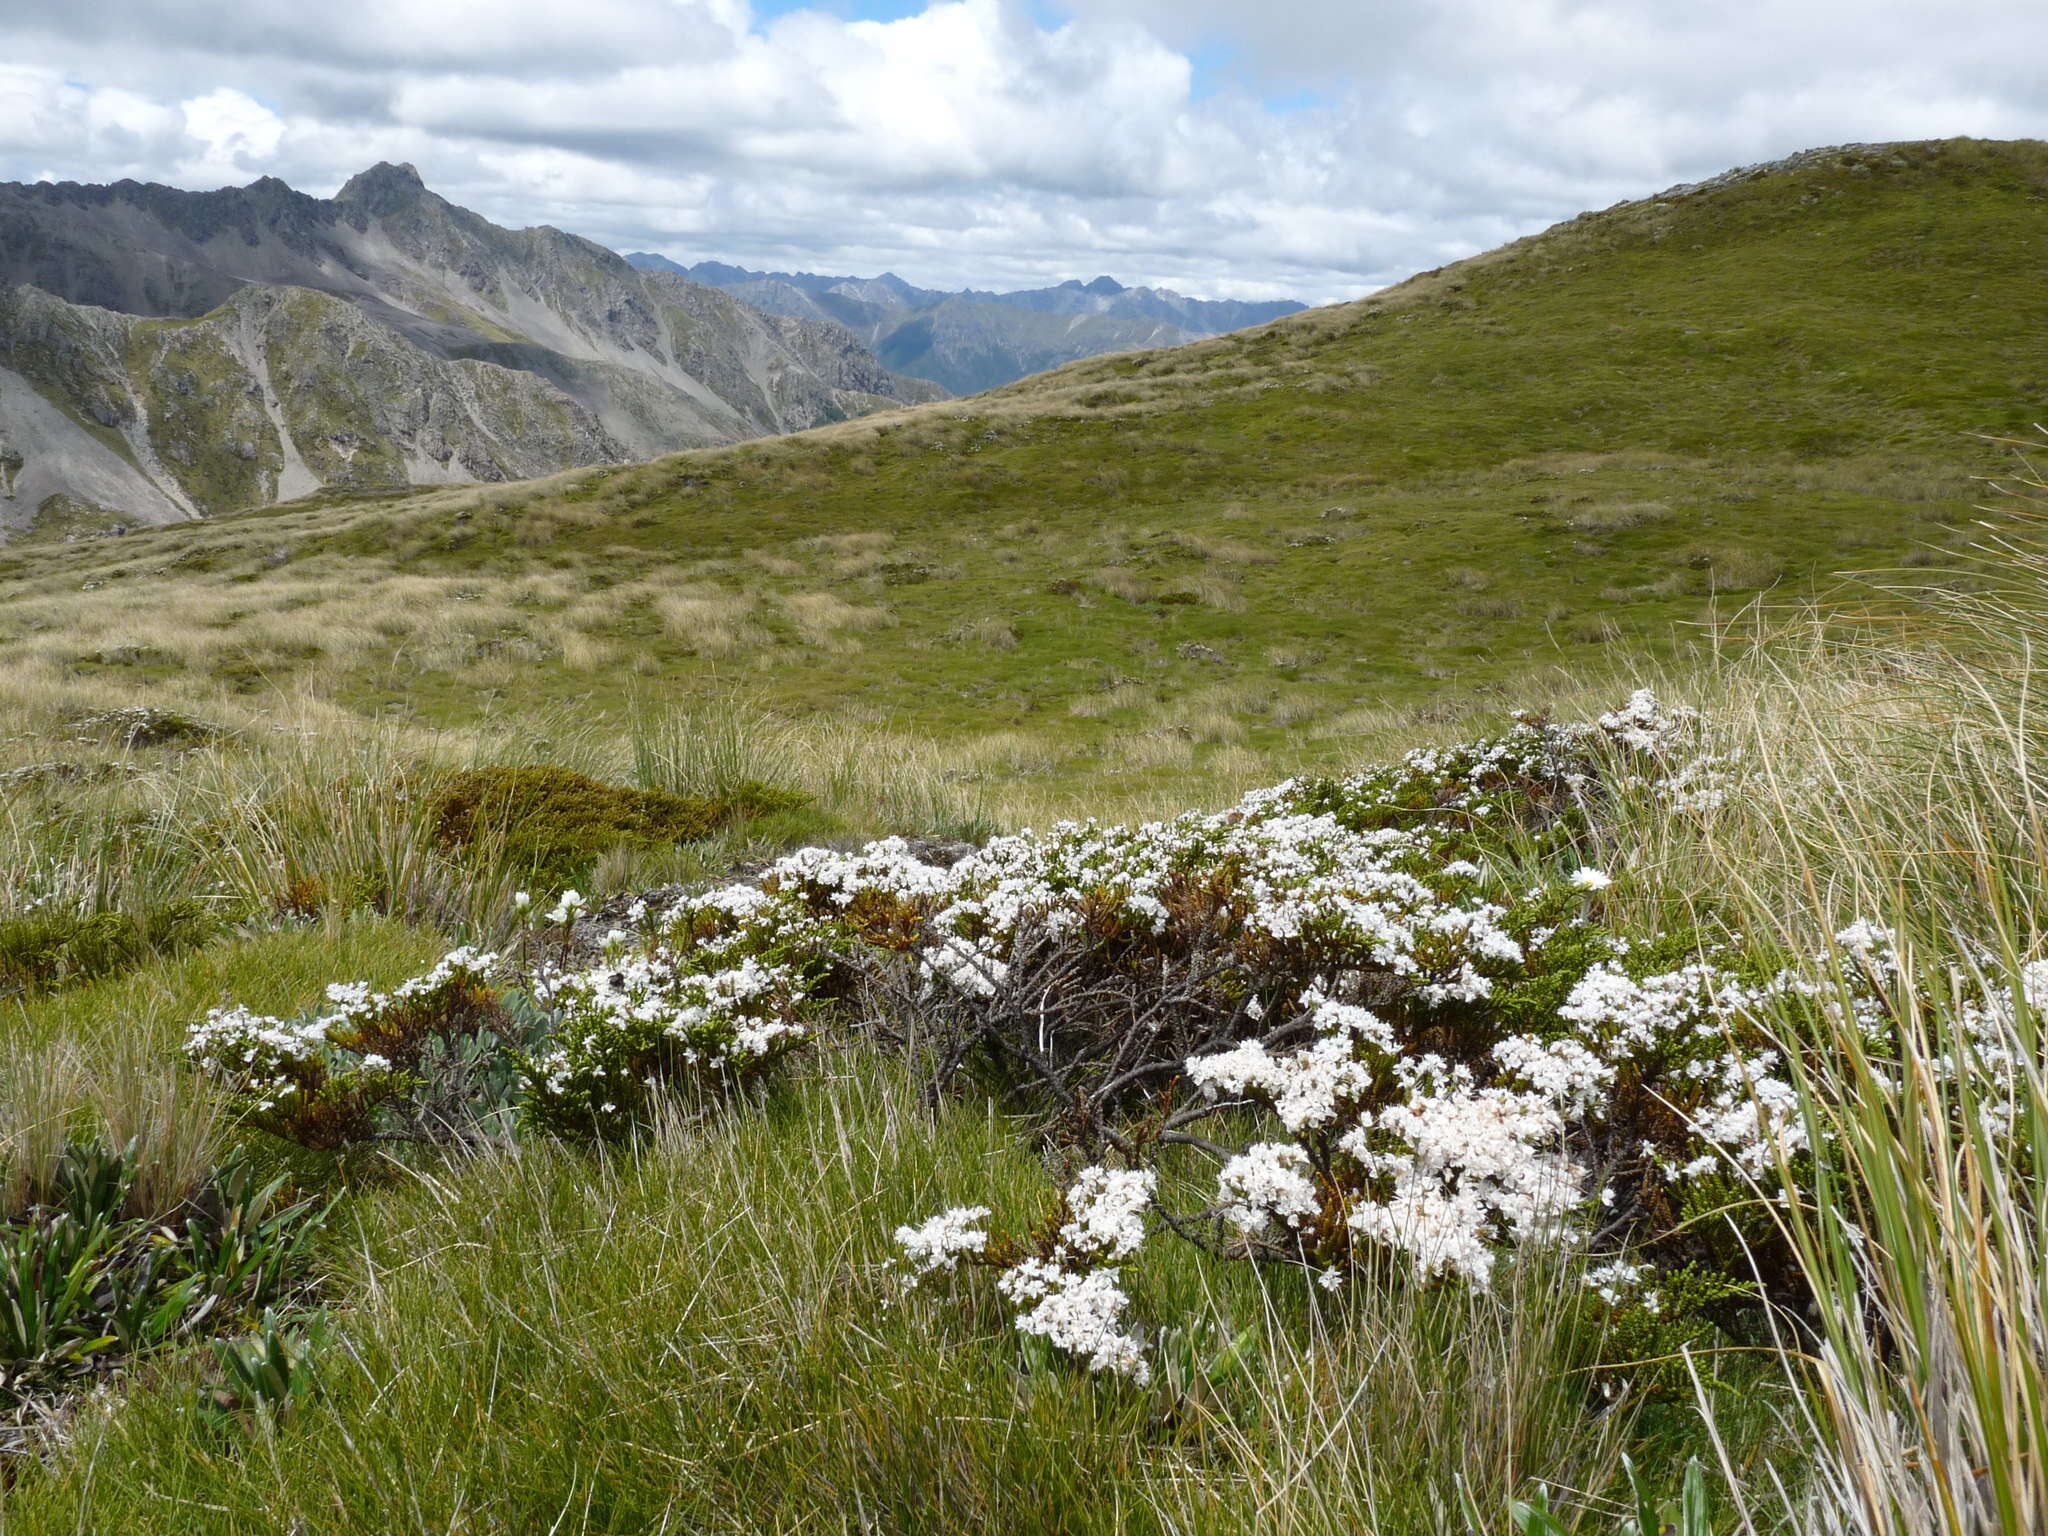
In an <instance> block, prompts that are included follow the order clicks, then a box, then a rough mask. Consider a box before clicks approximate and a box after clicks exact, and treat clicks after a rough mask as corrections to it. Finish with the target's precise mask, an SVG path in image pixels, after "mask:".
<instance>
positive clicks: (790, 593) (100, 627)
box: [0, 141, 2048, 789]
mask: <svg viewBox="0 0 2048 1536" xmlns="http://www.w3.org/2000/svg"><path fill="white" fill-rule="evenodd" d="M2044 188H2048V150H2044V149H2043V148H2042V146H2039V145H2036V144H2032V143H2016V144H1995V143H1980V142H1973V141H1949V142H1945V143H1941V144H1928V145H1907V146H1901V147H1900V148H1899V151H1898V153H1896V154H1892V153H1890V152H1885V153H1879V154H1876V155H1872V156H1860V157H1859V156H1850V157H1847V158H1844V159H1841V160H1838V161H1834V162H1823V163H1821V164H1818V165H1815V166H1811V167H1808V168H1805V169H1800V170H1796V171H1790V172H1785V173H1781V174H1777V175H1773V176H1769V177H1765V178H1762V179H1759V180H1755V181H1749V182H1742V183H1738V184H1735V185H1731V186H1728V187H1725V188H1721V189H1718V190H1714V191H1711V192H1707V193H1702V194H1699V195H1696V196H1693V197H1690V198H1686V199H1683V200H1680V201H1677V202H1674V203H1670V204H1662V203H1657V202H1643V203H1636V204H1629V205H1625V206H1623V207H1620V208H1617V209H1614V210H1610V211H1608V212H1606V213H1601V214H1592V215H1587V216H1584V217H1582V218H1580V219H1577V220H1574V221H1572V222H1570V223H1568V224H1565V225H1561V226H1559V227H1558V228H1556V229H1554V230H1551V231H1549V232H1547V233H1545V234H1543V235H1540V236H1536V237H1533V238H1531V239H1528V240H1524V241H1521V242H1518V243H1517V244H1515V245H1512V246H1509V247H1506V248H1504V249H1503V250H1501V251H1498V252H1494V253H1490V254H1489V255H1486V256H1482V257H1478V258H1475V259H1473V260H1472V261H1469V262H1465V263H1461V264H1459V265H1457V266H1454V267H1451V268H1446V269H1444V270H1443V271H1440V272H1436V273H1430V274H1425V275H1423V276H1421V277H1418V278H1416V279H1413V280H1412V281H1411V282H1409V283H1407V284H1403V285H1401V286H1400V287H1397V288H1395V289H1391V290H1388V291H1387V292H1386V293H1384V294H1381V295H1379V296H1377V297H1375V298H1372V299H1368V300H1364V301H1360V302H1358V303H1354V304H1348V305H1341V306H1336V307H1334V308H1331V309H1326V310H1316V311H1311V312H1308V313H1305V314H1302V315H1299V316H1294V317H1290V318H1288V319H1285V320H1282V321H1279V322H1276V323H1274V324H1272V325H1269V326H1266V327H1262V328H1259V329H1257V330H1254V331H1249V332H1244V333H1240V334H1237V335H1234V336H1228V337H1221V338H1216V339H1214V340H1210V341H1205V342H1201V343H1197V344H1194V345H1192V346H1189V347H1183V348H1178V349H1173V350H1169V351H1163V352H1154V353H1138V354H1126V355H1119V356H1115V357H1106V358H1098V359H1091V360H1088V361H1086V362H1082V363H1079V364H1074V365H1070V366H1069V367H1067V368H1064V369H1061V370H1058V371H1056V372H1054V373H1051V374H1048V375H1044V376H1042V377H1040V378H1037V379H1032V380H1026V381H1024V382H1022V383H1020V384H1017V385H1013V386H1011V387H1009V388H1007V389H1004V390H998V391H995V392H992V393H990V394H988V395H984V396H978V397H975V398H974V399H972V400H967V401H955V402H946V403H943V404H941V405H938V406H933V407H926V408H920V409H917V410H912V411H905V412H898V413H894V414H892V415H889V416H885V417H877V418H871V419H866V420H862V421H858V422H853V423H847V424H843V425H841V426H837V427H833V428H830V429H821V430H819V431H816V432H811V433H807V434H802V435H800V436H797V437H793V438H788V439H779V440H774V441H767V442H762V443H757V444H751V445H747V446H745V447H742V448H739V449H733V450H723V451H717V452H709V453H697V454H685V455H678V456H676V457H673V458H670V459H666V460H663V461H660V462H658V463H656V464H653V465H649V466H643V467H638V468H629V469H623V470H609V469H607V470H596V471H579V472H576V473H573V474H570V475H567V476H563V477H559V478H558V479H557V480H555V481H551V482H544V483H540V484H536V485H534V486H531V487H507V488H493V489H489V490H481V489H479V490H464V491H455V492H441V493H435V494H429V495H425V496H422V497H419V498H416V499H414V500H413V501H410V502H404V501H401V502H398V503H395V504H394V503H389V502H367V503H348V502H345V501H344V502H340V503H336V502H335V500H334V499H333V498H324V499H321V500H318V501H316V502H314V503H309V504H306V505H303V506H297V507H284V508H273V509H269V510H267V511H266V512H264V513H262V514H257V515H250V516H246V517H234V518H227V519H222V520H220V521H218V522H216V523H213V524H209V525H206V526H204V527H199V528H190V527H187V528H178V529H168V530H156V531H150V532H147V533H141V534H135V535H131V536H130V537H129V538H127V539H125V540H122V541H120V542H119V543H115V542H114V541H90V542H87V543H83V544H73V545H63V546H58V547H55V548H46V549H41V550H37V549H30V548H23V549H21V550H20V551H19V552H18V553H17V552H16V551H12V550H10V551H9V552H8V559H7V560H6V562H5V565H6V566H7V567H8V568H9V570H10V572H11V574H12V576H13V577H14V581H13V586H12V591H11V594H10V596H9V599H8V600H7V601H6V602H5V603H0V633H4V634H8V635H11V636H12V637H13V638H15V639H16V640H17V641H19V642H21V644H19V645H18V647H17V652H16V654H17V656H18V658H19V660H18V662H17V665H18V666H20V667H22V668H25V669H28V670H30V671H32V672H33V673H34V674H35V675H36V676H37V677H38V678H44V679H47V678H61V677H63V676H66V675H68V674H70V673H71V672H72V671H73V670H74V669H75V668H77V667H78V666H79V665H80V662H79V659H78V658H79V657H81V656H84V655H86V654H88V653H97V652H100V651H104V650H105V649H106V645H105V643H104V641H105V640H108V639H114V638H118V637H119V636H120V635H123V634H130V633H131V632H133V634H136V635H139V634H141V633H142V632H143V631H145V630H156V631H160V632H159V633H157V634H155V637H154V638H153V639H151V640H150V642H149V643H150V644H151V645H153V646H154V649H155V653H156V654H157V655H159V656H161V657H163V658H166V660H167V662H168V665H167V666H165V667H162V668H160V669H159V670H158V671H157V672H156V673H155V674H154V675H153V676H152V678H151V679H150V681H151V682H152V683H153V685H155V686H158V687H169V688H171V689H173V690H175V691H178V692H181V693H188V692H189V693H191V694H193V695H195V696H198V697H205V696H207V695H208V694H210V693H212V694H217V693H219V692H220V691H222V690H224V689H225V690H229V691H232V690H233V689H234V688H237V687H239V688H242V689H244V690H249V691H253V692H255V693H257V694H262V693H265V692H267V691H269V690H273V689H282V690H285V691H293V692H305V691H310V692H314V693H317V694H318V695H320V696H322V697H324V698H327V699H330V700H332V701H333V702H334V703H336V704H337V705H339V706H340V707H342V708H344V709H346V710H349V711H351V712H354V713H359V714H364V715H380V716H381V715H400V716H403V717H405V718H408V719H412V720H417V721H421V722H426V723H431V724H434V725H438V726H468V725H471V724H474V723H475V722H476V721H478V720H479V719H484V718H488V717H489V716H491V715H492V714H494V713H497V712H501V711H504V710H506V709H518V710H521V711H530V710H531V709H532V708H534V707H535V706H536V705H537V704H539V703H542V702H565V703H566V702H573V703H574V705H575V707H576V708H578V709H579V710H583V711H586V712H602V713H610V714H613V715H617V714H618V713H619V712H621V711H622V710H623V709H625V707H626V706H627V704H628V702H629V701H636V700H637V701H639V702H641V703H646V702H657V703H659V702H671V701H677V700H702V699H703V698H705V697H707V696H710V695H716V694H720V693H725V692H730V691H734V690H738V691H742V692H744V693H746V694H747V695H749V696H750V697H755V698H758V699H759V700H761V701H762V702H763V703H765V704H766V705H767V706H769V707H771V708H773V709H775V710H777V711H780V712H783V713H786V714H790V715H793V716H797V717H804V716H809V715H812V714H818V713H826V714H831V715H835V716H841V717H852V718H854V719H857V720H858V719H864V720H868V721H884V720H886V721H887V722H889V723H890V724H891V725H892V726H894V727H896V728H899V729H903V730H906V731H910V732H913V733H916V734H918V735H921V736H930V737H933V738H937V739H946V740H959V739H962V738H966V737H971V736H976V735H985V734H988V733H991V732H998V733H999V732H1005V731H1014V732H1023V733H1028V735H1029V737H1030V739H1031V742H1032V749H1033V751H1034V753H1036V754H1037V756H1038V758H1039V759H1040V760H1039V761H1038V762H1037V763H1036V764H1034V765H1032V766H1030V767H1028V768H1023V769H1019V770H1018V771H1017V772H1018V774H1019V775H1021V776H1025V777H1036V778H1040V779H1043V780H1045V781H1047V782H1048V783H1052V784H1064V785H1069V786H1072V787H1074V788H1076V789H1080V788H1082V787H1091V788H1099V787H1103V786H1105V785H1108V784H1110V783H1111V781H1113V780H1115V779H1118V778H1128V777H1137V778H1144V777H1146V776H1147V775H1152V774H1154V773H1155V772H1156V770H1158V769H1160V768H1161V767H1165V768H1168V769H1177V768H1179V767H1181V766H1184V763H1183V761H1182V759H1185V758H1188V757H1192V758H1193V759H1194V760H1196V761H1198V762H1206V761H1208V760H1209V759H1210V758H1213V757H1217V756H1219V755H1227V754H1228V753H1229V752H1230V751H1231V750H1233V749H1246V750H1250V751H1253V752H1257V753H1261V754H1270V753H1272V752H1275V751H1279V750H1283V749H1284V750H1287V751H1294V752H1300V751H1303V750H1309V751H1313V750H1314V748H1313V743H1314V742H1315V741H1316V740H1317V739H1319V733H1331V732H1334V733H1337V734H1342V733H1343V723H1344V720H1345V717H1346V715H1347V714H1348V713H1349V712H1352V711H1355V710H1358V709H1362V708H1363V709H1374V708H1380V707H1384V706H1393V707H1399V708H1408V709H1419V710H1424V711H1431V712H1441V711H1443V710H1445V709H1455V708H1461V707H1469V705H1470V704H1471V703H1472V701H1473V700H1475V699H1485V698H1487V697H1488V696H1490V694H1491V693H1492V691H1493V690H1496V689H1499V688H1502V687H1507V686H1514V687H1520V688H1530V687H1532V685H1533V686H1534V687H1536V688H1538V689H1540V687H1541V681H1540V680H1541V679H1542V678H1543V677H1545V676H1546V675H1548V674H1552V673H1555V672H1557V671H1560V670H1562V671H1566V672H1571V673H1574V674H1578V675H1584V674H1587V673H1589V672H1597V671H1600V670H1602V669H1603V668H1606V667H1607V666H1608V665H1609V663H1608V662H1607V656H1608V653H1609V652H1610V651H1614V650H1616V648H1617V647H1619V648H1620V649H1623V650H1626V651H1627V652H1629V653H1630V654H1638V653H1640V652H1642V651H1643V650H1645V649H1648V650H1650V651H1653V652H1655V653H1658V654H1662V655H1666V656H1673V657H1678V656H1682V655H1684V654H1687V653H1689V652H1691V651H1692V650H1694V649H1696V648H1697V647H1698V646H1700V645H1701V644H1704V643H1706V642H1707V641H1708V640H1710V639H1711V637H1712V635H1713V634H1714V633H1715V628H1716V626H1717V624H1719V623H1722V622H1725V621H1726V620H1727V618H1728V617H1729V616H1730V615H1731V614H1732V613H1734V612H1736V611H1738V610H1740V609H1741V608H1742V607H1743V605H1745V604H1747V603H1748V602H1750V601H1751V600H1753V599H1754V598H1755V597H1756V596H1757V595H1758V594H1759V592H1762V591H1766V590H1768V592H1769V594H1770V596H1771V598H1772V599H1773V600H1785V599H1793V598H1805V597H1808V596H1819V597H1823V598H1839V597H1840V596H1842V595H1843V593H1844V591H1845V590H1846V589H1845V585H1844V583H1843V582H1842V580H1841V577H1840V573H1842V572H1844V571H1849V570H1856V569H1867V568H1872V567H1882V566H1888V565H1895V564H1897V563H1899V562H1900V561H1902V560H1907V559H1913V560H1919V561H1925V562H1929V567H1930V568H1929V569H1928V570H1927V571H1926V572H1924V573H1923V575H1924V578H1925V579H1930V580H1947V581H1955V580H1959V579H1962V578H1960V577H1958V576H1956V575H1955V574H1954V573H1953V569H1952V568H1953V566H1954V563H1955V562H1954V558H1953V556H1954V547H1955V545H1956V544H1957V542H1958V541H1959V540H1961V539H1962V538H1964V537H1965V535H1964V534H1963V533H1961V532H1960V531H1959V528H1958V525H1960V524H1963V523H1966V522H1968V521H1970V520H1971V519H1972V517H1973V515H1974V514H1973V513H1972V510H1971V508H1972V504H1973V502H1974V501H1976V500H1978V499H1980V498H1981V494H1982V490H1981V487H1980V486H1979V485H1977V484H1976V483H1975V481H1974V479H1973V477H1974V476H1977V475H1980V474H1984V473H1988V472H1990V471H1992V470H1993V469H1994V468H1995V467H1996V464H1997V462H1998V460H1997V456H1996V452H1995V450H1993V449H1992V448H1990V447H1989V446H1988V445H1986V444H1983V443H1981V442H1979V441H1976V440H1974V439H1972V438H1971V437H1970V436H1969V434H1971V433H1973V432H1985V431H1989V432H2001V431H2012V430H2017V429H2019V428H2021V427H2023V426H2024V425H2025V423H2026V422H2027V421H2029V420H2031V417H2032V415H2033V414H2035V413H2037V410H2038V402H2039V399H2040V397H2041V393H2042V388H2043V384H2044V379H2043V375H2042V374H2041V372H2040V370H2039V368H2038V367H2036V366H2034V365H2033V364H2031V363H2029V361H2028V359H2029V358H2030V357H2031V356H2032V354H2033V346H2032V338H2033V337H2034V336H2035V335H2037V334H2038V333H2039V331H2040V329H2041V328H2042V326H2043V324H2044V322H2048V297H2044V296H2043V295H2042V293H2041V291H2040V288H2039V285H2038V283H2036V282H2035V281H2034V278H2035V275H2036V271H2037V268H2038V265H2039V256H2040V251H2041V248H2042V242H2043V241H2044V240H2048V212H2044V203H2043V189H2044ZM1901 359H1910V360H1911V361H1910V364H1909V365H1905V366H1902V365H1901V362H1900V360H1901ZM1945 567H1946V568H1949V572H1948V574H1946V575H1944V574H1943V570H1944V568H1945ZM1473 572H1476V573H1478V575H1479V576H1480V577H1481V578H1482V579H1483V583H1484V585H1483V586H1482V587H1481V588H1479V589H1476V590H1475V589H1474V588H1473V587H1471V586H1469V585H1466V584H1464V583H1465V579H1466V576H1467V575H1468V573H1473ZM88 583H93V584H97V585H96V586H95V588H94V590H93V591H92V592H90V593H88V594H85V595H84V596H81V595H80V589H81V588H82V587H84V586H86V585H87V584H88ZM138 614H140V615H144V617H142V618H138V617H137V615H138ZM179 615H185V616H190V617H188V618H186V619H185V621H184V622H182V623H180V622H177V621H176V618H175V616H179ZM201 615H203V618H202V617H200V616H201ZM93 635H99V636H101V637H102V638H101V641H100V642H98V643H92V644H88V643H87V640H88V637H89V636H93ZM138 681H140V680H139V679H138Z"/></svg>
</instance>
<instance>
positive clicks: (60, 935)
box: [0, 901, 226, 996]
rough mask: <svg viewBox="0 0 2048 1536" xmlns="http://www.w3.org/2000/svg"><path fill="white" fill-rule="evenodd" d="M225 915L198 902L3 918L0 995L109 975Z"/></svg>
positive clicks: (214, 929)
mask: <svg viewBox="0 0 2048 1536" xmlns="http://www.w3.org/2000/svg"><path fill="white" fill-rule="evenodd" d="M224 921H226V914H224V913H223V912H221V911H219V910H216V909H209V908H208V907H206V906H204V905H202V904H201V903H199V902H196V901H174V902H168V903H165V904H164V905H162V906H157V907H151V908H147V909H145V910H143V911H141V912H119V911H101V912H83V913H81V912H65V911H54V910H48V909H45V910H41V911H35V912H27V913H23V914H21V915H19V916H15V917H6V918H0V996H5V995H7V994H8V993H19V992H30V991H36V990H40V989H42V988H45V987H50V986H55V985H59V984H61V983H64V982H70V981H83V980H88V979H90V978H92V977H96V976H110V975H113V974H114V973H116V972H118V971H124V970H127V969H128V968H130V967H131V966H134V965H137V964H139V963H141V962H142V961H143V960H145V959H148V958H149V957H150V956H152V955H167V954H172V953H175V952H176V951H178V950H181V949H185V948H189V947H190V946H192V945H195V944H203V943H205V942H207V941H208V940H209V939H211V938H213V937H214V936H215V935H217V934H218V933H219V932H220V930H221V927H222V925H223V923H224Z"/></svg>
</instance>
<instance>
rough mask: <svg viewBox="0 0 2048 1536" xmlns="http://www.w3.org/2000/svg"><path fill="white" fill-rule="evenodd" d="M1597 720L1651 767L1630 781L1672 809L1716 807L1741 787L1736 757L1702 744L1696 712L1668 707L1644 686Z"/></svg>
mask: <svg viewBox="0 0 2048 1536" xmlns="http://www.w3.org/2000/svg"><path fill="white" fill-rule="evenodd" d="M1595 724H1596V725H1597V727H1598V728H1599V730H1600V731H1601V733H1602V734H1603V735H1605V736H1606V738H1607V739H1608V740H1609V741H1610V742H1612V743H1613V744H1614V745H1616V746H1618V747H1622V748H1624V749H1626V750H1627V751H1629V752H1631V753H1634V754H1635V755H1636V756H1638V757H1639V758H1641V759H1644V760H1647V762H1648V763H1649V764H1650V765H1651V766H1650V770H1649V771H1648V772H1647V773H1643V774H1638V775H1636V776H1635V777H1634V779H1633V781H1632V782H1634V783H1636V784H1640V785H1646V786H1648V787H1649V788H1650V789H1651V790H1652V791H1653V792H1654V793H1655V794H1656V796H1657V797H1658V798H1659V799H1660V800H1662V801H1663V802H1664V803H1665V804H1666V805H1669V806H1670V807H1671V808H1672V809H1673V810H1678V811H1691V812H1695V813H1704V812H1708V811H1717V810H1719V809H1720V808H1721V807H1722V806H1723V805H1725V804H1727V802H1728V797H1729V796H1730V795H1731V794H1733V793H1734V792H1735V790H1736V789H1737V788H1739V787H1740V785H1741V782H1742V777H1743V770H1742V764H1741V760H1740V758H1739V757H1738V756H1736V755H1734V754H1729V753H1716V752H1708V751H1705V750H1704V749H1702V748H1701V747H1700V745H1699V738H1700V734H1701V733H1700V728H1699V727H1700V716H1699V712H1698V711H1697V710H1694V709H1689V708H1687V707H1685V706H1684V705H1667V704H1665V703H1663V702H1662V701H1661V700H1659V699H1658V697H1657V696H1656V694H1654V693H1652V692H1651V691H1650V690H1649V689H1647V688H1638V689H1637V690H1636V691H1635V692H1634V693H1632V694H1630V695H1629V699H1628V702H1627V703H1626V704H1624V705H1623V706H1622V707H1621V708H1620V709H1617V710H1612V711H1610V712H1609V713H1607V714H1604V715H1602V716H1600V718H1599V719H1598V720H1597V721H1596V722H1595Z"/></svg>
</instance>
